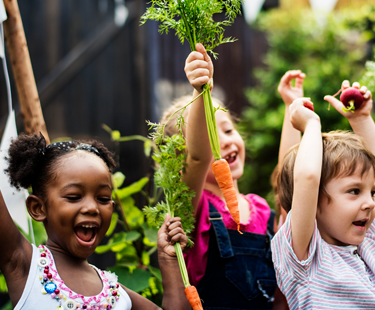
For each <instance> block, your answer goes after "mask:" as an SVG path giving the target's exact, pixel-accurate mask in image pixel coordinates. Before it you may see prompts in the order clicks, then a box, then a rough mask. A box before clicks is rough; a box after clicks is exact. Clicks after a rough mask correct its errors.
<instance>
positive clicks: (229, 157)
mask: <svg viewBox="0 0 375 310" xmlns="http://www.w3.org/2000/svg"><path fill="white" fill-rule="evenodd" d="M224 159H225V160H226V161H227V162H228V164H231V163H233V162H235V161H236V159H237V152H233V153H230V154H228V155H227V156H225V157H224Z"/></svg>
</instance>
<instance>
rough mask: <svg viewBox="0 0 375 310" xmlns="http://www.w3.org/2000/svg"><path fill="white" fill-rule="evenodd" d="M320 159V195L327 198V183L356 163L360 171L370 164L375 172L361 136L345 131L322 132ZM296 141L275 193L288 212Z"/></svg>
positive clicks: (373, 160)
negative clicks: (321, 154)
mask: <svg viewBox="0 0 375 310" xmlns="http://www.w3.org/2000/svg"><path fill="white" fill-rule="evenodd" d="M322 138H323V162H322V174H321V178H320V188H319V195H321V194H322V193H323V194H325V195H326V196H327V198H328V201H330V200H331V197H330V196H329V194H328V193H327V191H326V188H325V186H326V184H327V183H328V182H329V181H330V180H332V179H334V178H337V177H343V176H350V175H352V174H353V173H354V171H355V170H356V169H357V167H361V168H362V170H361V175H363V174H364V173H365V172H366V171H370V170H371V168H372V169H373V172H374V173H375V157H374V155H373V154H372V153H371V151H370V150H369V148H368V147H367V146H366V144H365V142H364V140H363V139H362V138H361V137H359V136H357V135H355V134H353V133H350V132H347V131H331V132H329V133H322ZM298 147H299V144H297V145H295V146H294V147H293V148H292V149H290V150H289V152H288V154H287V155H286V156H285V158H284V160H283V163H282V166H281V170H280V174H279V176H278V182H277V184H278V196H279V202H280V204H281V206H282V207H283V208H284V209H285V210H286V211H287V212H289V211H290V209H291V207H292V198H293V188H294V179H293V171H294V163H295V160H296V157H297V152H298Z"/></svg>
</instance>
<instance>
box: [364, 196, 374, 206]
mask: <svg viewBox="0 0 375 310" xmlns="http://www.w3.org/2000/svg"><path fill="white" fill-rule="evenodd" d="M366 198H367V199H366V202H365V203H364V204H363V209H370V210H372V209H374V208H375V201H374V196H373V195H372V194H370V195H369V196H368V197H366Z"/></svg>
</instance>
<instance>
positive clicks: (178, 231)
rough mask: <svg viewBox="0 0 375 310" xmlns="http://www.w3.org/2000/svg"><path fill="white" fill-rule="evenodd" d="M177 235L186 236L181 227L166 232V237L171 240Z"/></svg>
mask: <svg viewBox="0 0 375 310" xmlns="http://www.w3.org/2000/svg"><path fill="white" fill-rule="evenodd" d="M178 234H183V235H186V234H185V232H184V230H183V229H182V228H181V227H176V228H174V229H173V230H171V231H169V232H168V237H169V238H172V237H173V236H175V235H178Z"/></svg>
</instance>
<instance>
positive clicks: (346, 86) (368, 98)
mask: <svg viewBox="0 0 375 310" xmlns="http://www.w3.org/2000/svg"><path fill="white" fill-rule="evenodd" d="M341 89H342V91H343V92H342V95H341V96H340V99H341V100H343V101H345V102H344V103H345V105H344V103H343V102H341V101H339V100H338V99H336V98H335V97H333V96H325V97H324V100H326V101H328V102H329V103H330V104H331V105H332V106H333V107H334V108H335V109H336V110H337V111H338V112H339V113H340V114H341V115H343V116H345V117H346V118H347V119H348V120H349V121H351V120H360V119H363V118H368V117H371V109H372V94H371V92H370V91H369V90H368V89H367V87H366V86H362V87H361V88H360V85H359V83H358V82H354V83H353V85H352V87H350V83H349V81H348V80H345V81H343V82H342V86H341ZM355 91H357V92H360V93H361V94H362V95H363V99H364V101H363V103H362V104H361V105H358V106H356V109H355V110H354V111H348V110H346V108H347V106H348V103H347V102H346V101H347V99H346V98H345V97H348V96H346V94H348V92H353V93H354V92H355ZM353 112H354V113H353Z"/></svg>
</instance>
